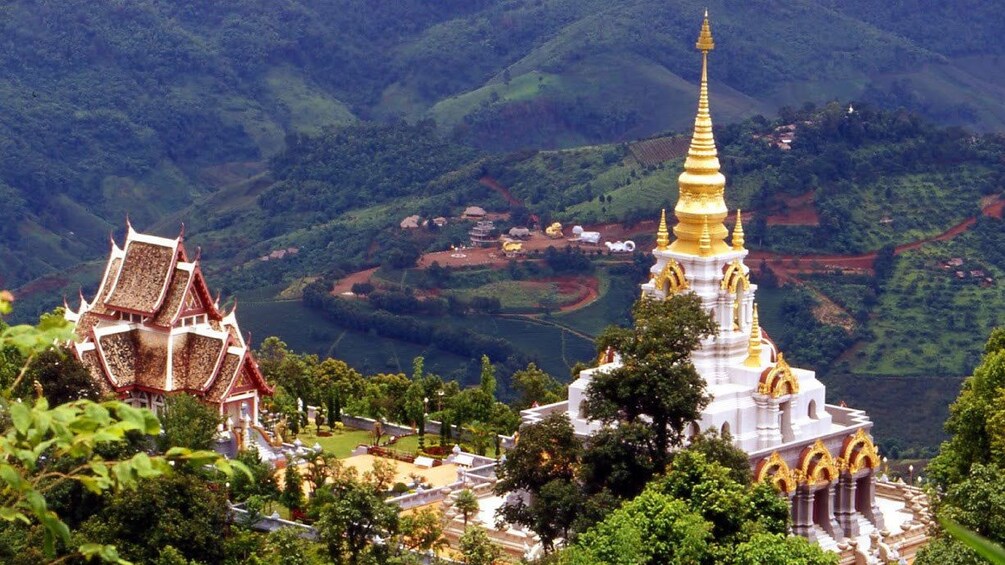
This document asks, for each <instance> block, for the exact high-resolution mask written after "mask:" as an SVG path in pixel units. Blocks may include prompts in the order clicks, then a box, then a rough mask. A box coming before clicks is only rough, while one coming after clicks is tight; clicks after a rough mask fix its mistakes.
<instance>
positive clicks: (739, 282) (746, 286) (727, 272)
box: [719, 259, 750, 292]
mask: <svg viewBox="0 0 1005 565" xmlns="http://www.w3.org/2000/svg"><path fill="white" fill-rule="evenodd" d="M740 287H743V290H750V276H749V275H748V274H747V273H744V272H743V264H742V263H740V260H739V259H733V261H731V262H730V263H729V264H728V265H726V267H725V269H724V272H723V275H722V282H721V283H719V288H721V289H722V290H728V291H730V292H736V290H737V289H738V288H740Z"/></svg>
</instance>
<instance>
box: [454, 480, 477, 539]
mask: <svg viewBox="0 0 1005 565" xmlns="http://www.w3.org/2000/svg"><path fill="white" fill-rule="evenodd" d="M454 508H456V509H457V511H458V512H460V513H461V516H463V517H464V529H465V530H467V529H468V517H469V516H471V515H472V514H475V513H477V512H478V497H477V496H475V493H473V492H471V489H464V490H462V491H461V492H459V493H457V498H456V499H454Z"/></svg>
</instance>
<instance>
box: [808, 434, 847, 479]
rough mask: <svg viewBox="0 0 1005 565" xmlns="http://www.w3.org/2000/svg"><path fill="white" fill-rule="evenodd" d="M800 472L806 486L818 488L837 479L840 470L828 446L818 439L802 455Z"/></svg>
mask: <svg viewBox="0 0 1005 565" xmlns="http://www.w3.org/2000/svg"><path fill="white" fill-rule="evenodd" d="M799 472H800V473H801V476H802V478H803V482H804V483H805V484H807V485H810V486H817V485H821V484H824V483H829V482H831V481H833V480H835V479H837V477H838V474H839V473H840V469H839V468H838V466H837V464H836V463H835V462H834V458H833V457H832V456H831V452H830V451H829V450H828V449H827V446H825V445H824V442H823V441H821V440H819V439H818V440H817V441H816V443H814V444H813V445H812V446H811V447H807V448H806V449H804V450H803V452H802V454H800V456H799Z"/></svg>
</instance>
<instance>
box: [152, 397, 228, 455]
mask: <svg viewBox="0 0 1005 565" xmlns="http://www.w3.org/2000/svg"><path fill="white" fill-rule="evenodd" d="M158 418H159V419H160V421H161V427H162V428H163V429H164V433H163V434H162V435H161V437H160V440H159V442H160V444H161V449H162V450H167V449H169V448H172V447H187V448H189V449H210V448H212V447H213V438H214V437H216V431H217V427H218V426H219V425H220V423H221V422H222V421H223V419H222V418H221V416H220V413H219V412H218V411H217V410H216V409H215V408H213V407H211V406H209V405H208V404H206V403H205V402H202V401H201V400H199V399H198V398H196V397H194V396H191V395H189V394H176V395H173V396H169V397H167V399H166V400H165V401H164V409H163V410H162V411H161V414H160V416H159V417H158Z"/></svg>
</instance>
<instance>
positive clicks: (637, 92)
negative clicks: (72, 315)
mask: <svg viewBox="0 0 1005 565" xmlns="http://www.w3.org/2000/svg"><path fill="white" fill-rule="evenodd" d="M709 8H710V10H711V12H712V14H713V28H714V30H715V33H716V38H717V44H718V45H717V49H716V51H715V53H714V54H713V65H714V66H713V75H712V76H713V82H714V88H713V105H714V108H715V109H716V118H717V120H718V121H719V123H727V122H731V121H734V120H737V119H740V118H743V117H746V116H750V115H752V114H756V113H763V114H771V113H773V112H774V111H775V110H776V109H777V108H778V107H780V106H783V105H786V104H789V105H795V106H801V105H802V104H803V103H804V102H805V101H818V102H819V101H824V100H829V99H832V98H835V97H840V98H842V99H849V98H859V99H863V100H867V101H869V100H871V101H873V102H875V103H878V104H881V105H886V106H894V107H895V106H906V107H908V108H911V109H913V110H915V111H920V112H922V113H923V114H927V115H928V116H930V117H934V118H935V119H937V120H941V121H947V122H953V123H961V124H964V125H970V126H974V127H977V128H978V129H981V130H989V129H996V128H998V127H1000V126H1001V125H1002V124H1003V123H1005V106H1003V104H1002V102H1001V101H1002V100H1005V96H1003V94H1005V92H1003V90H1002V89H1003V88H1005V83H1002V81H1000V80H998V79H996V78H995V77H997V76H1005V75H1003V73H1001V72H1000V71H1001V61H1000V57H999V55H1000V53H1001V51H1002V49H1003V46H1002V44H1001V41H1000V39H999V34H998V33H997V32H996V30H998V29H1000V28H1001V26H1000V25H997V24H998V23H1000V21H1001V15H1000V13H999V11H998V10H997V9H996V6H995V5H994V3H992V2H987V1H977V2H972V3H970V5H968V8H967V10H965V11H964V10H959V11H957V10H953V9H950V8H947V7H945V6H944V5H942V4H938V3H935V2H932V1H929V0H925V1H920V0H919V1H915V2H909V3H897V4H891V5H884V6H873V5H872V3H870V2H851V3H844V2H842V3H838V2H832V1H830V0H802V1H800V2H795V3H788V4H786V5H785V6H784V7H780V6H777V5H774V4H771V5H770V6H762V5H760V4H758V3H753V4H751V3H747V4H743V5H739V6H733V5H730V6H726V5H725V4H722V3H721V2H713V3H712V4H710V6H709ZM917 14H925V17H919V16H917ZM698 17H699V14H698V13H697V12H696V11H695V10H694V8H693V6H691V5H690V4H688V3H686V2H679V1H674V2H651V1H648V0H646V1H643V0H615V1H614V2H598V1H587V2H582V1H571V0H533V1H531V0H527V1H513V2H505V3H499V2H489V1H459V0H450V1H445V2H436V3H435V4H433V5H430V4H429V3H427V2H421V1H419V0H408V1H404V2H395V3H393V4H386V5H380V6H374V5H373V4H372V3H370V2H362V1H360V0H340V1H336V2H316V1H312V0H289V1H286V2H283V3H280V4H275V3H271V2H270V3H266V2H262V1H260V0H254V1H249V2H241V3H238V4H233V3H230V4H212V3H210V4H205V5H199V6H181V5H178V4H177V3H175V2H164V1H160V0H144V1H140V2H130V3H128V4H126V5H123V4H121V3H118V2H110V1H107V0H99V1H96V2H82V1H80V0H70V1H66V2H28V1H26V0H16V1H13V2H9V3H6V4H5V6H4V8H3V9H2V10H0V31H2V33H3V35H2V37H3V38H4V39H3V46H4V48H3V49H2V50H0V70H2V73H0V77H2V78H0V100H2V104H0V107H2V111H0V198H3V200H4V203H5V205H4V206H3V207H2V209H0V226H3V227H2V228H0V261H2V263H3V265H4V269H3V271H2V272H0V282H2V283H3V284H4V285H6V286H19V285H21V284H23V283H25V282H27V281H29V280H32V279H34V278H36V277H39V276H42V275H46V274H50V273H56V272H62V271H65V270H66V269H68V268H71V267H72V266H73V265H75V264H77V263H78V262H79V261H80V260H81V259H93V258H95V257H97V256H98V255H99V254H100V253H101V252H102V250H103V249H104V247H105V244H104V242H105V240H106V238H107V234H108V232H109V231H114V230H118V229H121V225H122V218H123V217H124V216H125V215H126V214H128V215H129V216H130V217H131V218H132V219H133V220H134V221H136V222H137V223H140V224H145V223H148V222H151V221H154V220H156V219H161V218H165V217H177V216H173V215H174V214H177V213H178V212H179V211H180V210H182V209H184V208H186V207H187V206H189V205H191V204H193V203H195V202H197V201H199V200H200V199H201V198H203V197H204V196H206V195H209V194H212V193H214V192H216V191H219V190H221V189H222V188H223V187H226V186H228V185H232V184H234V183H237V182H239V181H242V180H246V179H249V178H251V177H254V176H255V175H257V174H259V173H261V172H263V171H264V170H265V169H266V168H267V167H266V165H265V163H266V161H267V159H268V158H270V157H272V156H274V155H276V154H277V153H278V152H280V151H281V150H282V149H283V148H284V147H285V145H286V138H287V136H288V135H289V134H295V133H304V132H317V131H320V128H322V127H324V126H325V125H333V124H335V125H337V124H346V123H351V122H353V121H355V120H357V119H364V120H373V119H376V120H392V121H393V120H396V119H400V118H405V119H407V120H410V121H419V120H423V119H434V120H436V122H437V124H438V127H439V128H440V131H441V133H443V134H445V135H447V137H449V138H450V139H453V140H456V141H459V142H462V143H465V144H469V145H476V146H479V147H482V148H485V149H491V150H500V149H501V150H506V149H513V148H521V147H533V148H548V147H552V148H554V147H571V146H576V145H582V144H592V143H603V142H611V141H619V140H629V139H633V138H638V137H644V136H647V135H651V134H653V133H655V132H658V131H664V130H667V129H679V128H681V127H683V126H685V125H686V124H687V123H688V122H689V121H690V117H691V113H692V107H693V96H694V89H695V85H694V82H695V80H696V78H697V65H696V60H697V58H696V55H695V53H694V50H693V45H692V42H693V36H694V34H695V29H696V25H697V21H698ZM809 30H813V31H812V32H810V31H809ZM956 38H963V39H961V40H957V39H956Z"/></svg>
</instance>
